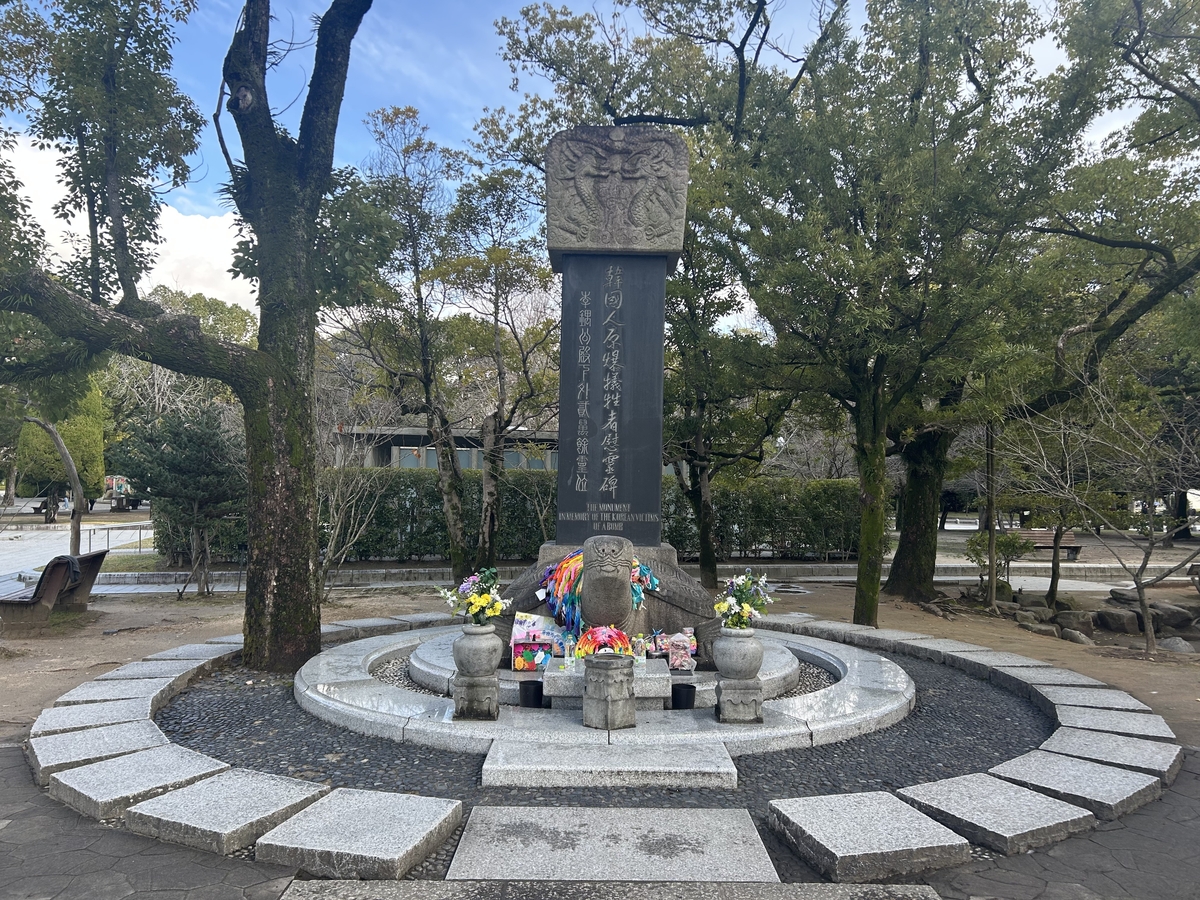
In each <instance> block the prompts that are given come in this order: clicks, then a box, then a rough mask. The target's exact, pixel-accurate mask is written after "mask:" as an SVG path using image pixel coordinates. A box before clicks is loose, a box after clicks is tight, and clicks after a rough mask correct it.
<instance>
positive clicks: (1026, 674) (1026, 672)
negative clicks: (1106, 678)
mask: <svg viewBox="0 0 1200 900" xmlns="http://www.w3.org/2000/svg"><path fill="white" fill-rule="evenodd" d="M988 680H989V681H991V682H992V683H993V684H995V685H998V686H999V687H1002V688H1004V689H1005V690H1006V691H1012V692H1013V693H1014V694H1017V695H1018V696H1020V697H1028V696H1030V694H1031V687H1032V686H1036V685H1043V684H1046V685H1057V686H1061V687H1108V685H1106V684H1105V683H1104V682H1103V681H1099V680H1097V679H1095V678H1092V677H1090V676H1088V675H1081V674H1079V673H1078V672H1072V671H1071V670H1070V669H1059V668H1056V667H1054V666H1028V667H1017V666H997V667H996V668H994V669H992V670H991V672H990V673H989V674H988Z"/></svg>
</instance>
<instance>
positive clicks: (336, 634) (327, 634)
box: [321, 622, 355, 641]
mask: <svg viewBox="0 0 1200 900" xmlns="http://www.w3.org/2000/svg"><path fill="white" fill-rule="evenodd" d="M354 636H355V634H354V629H353V628H347V627H346V626H345V625H335V624H333V623H332V622H325V623H323V624H322V625H321V638H322V639H323V640H330V641H344V640H347V639H349V638H352V637H354Z"/></svg>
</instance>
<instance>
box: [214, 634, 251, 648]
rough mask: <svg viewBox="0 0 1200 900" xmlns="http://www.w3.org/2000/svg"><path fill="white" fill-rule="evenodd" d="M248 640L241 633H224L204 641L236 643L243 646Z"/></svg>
mask: <svg viewBox="0 0 1200 900" xmlns="http://www.w3.org/2000/svg"><path fill="white" fill-rule="evenodd" d="M245 641H246V638H245V636H243V635H240V634H223V635H221V636H220V637H215V638H209V639H208V640H207V641H205V642H204V643H206V644H236V645H237V646H239V647H240V646H241V645H242V644H244V643H245Z"/></svg>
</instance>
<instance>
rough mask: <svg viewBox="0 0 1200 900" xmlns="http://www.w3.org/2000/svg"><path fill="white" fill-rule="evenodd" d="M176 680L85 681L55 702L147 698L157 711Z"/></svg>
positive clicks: (60, 704) (56, 704)
mask: <svg viewBox="0 0 1200 900" xmlns="http://www.w3.org/2000/svg"><path fill="white" fill-rule="evenodd" d="M174 682H175V679H174V678H129V679H118V680H115V681H85V682H84V683H83V684H81V685H79V687H76V688H72V689H71V690H69V691H67V692H66V693H65V694H63V695H62V696H61V697H59V698H58V699H57V700H55V701H54V705H55V706H72V705H74V704H76V703H101V702H103V701H106V700H133V699H135V698H139V697H145V698H148V699H149V700H150V703H151V707H152V708H153V709H155V710H157V709H158V706H159V705H160V704H161V703H163V702H165V700H166V699H167V697H168V696H169V692H170V691H171V689H172V688H171V686H172V685H173V684H174Z"/></svg>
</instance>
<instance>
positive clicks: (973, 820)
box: [896, 773, 1096, 856]
mask: <svg viewBox="0 0 1200 900" xmlns="http://www.w3.org/2000/svg"><path fill="white" fill-rule="evenodd" d="M896 793H898V794H899V795H900V796H901V797H902V798H903V799H905V800H907V801H908V802H909V803H911V804H913V805H914V806H915V807H916V808H917V809H919V810H921V812H923V813H925V814H926V815H929V816H932V817H933V818H935V819H937V820H938V821H939V822H941V823H942V824H943V825H945V826H947V827H948V828H952V829H953V830H954V831H957V832H958V833H959V834H961V835H962V836H963V837H965V838H967V840H969V841H971V842H972V843H976V844H983V845H984V846H985V847H990V848H991V849H993V850H996V851H998V852H1000V853H1003V854H1005V855H1006V856H1012V855H1013V854H1016V853H1024V852H1025V851H1026V850H1032V849H1033V848H1034V847H1041V846H1044V845H1045V844H1051V843H1054V842H1055V841H1060V840H1062V839H1063V838H1065V837H1067V836H1068V835H1072V834H1075V833H1077V832H1080V831H1086V830H1087V829H1089V828H1092V827H1093V826H1094V825H1095V824H1096V819H1095V817H1094V816H1093V815H1092V814H1091V813H1090V812H1088V811H1087V810H1086V809H1081V808H1080V807H1078V806H1075V805H1073V804H1070V803H1064V802H1063V801H1061V800H1055V799H1054V798H1053V797H1047V796H1045V795H1044V794H1039V793H1037V792H1036V791H1031V790H1029V789H1028V788H1023V787H1021V786H1020V785H1016V784H1011V783H1009V782H1007V781H1003V780H1001V779H999V778H993V777H992V776H991V775H984V774H982V773H977V774H974V775H961V776H959V777H958V778H947V779H945V780H943V781H931V782H928V783H927V784H917V785H913V786H912V787H907V788H901V789H900V790H899V791H897V792H896Z"/></svg>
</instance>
